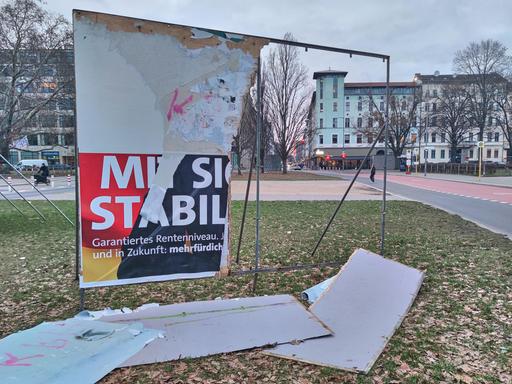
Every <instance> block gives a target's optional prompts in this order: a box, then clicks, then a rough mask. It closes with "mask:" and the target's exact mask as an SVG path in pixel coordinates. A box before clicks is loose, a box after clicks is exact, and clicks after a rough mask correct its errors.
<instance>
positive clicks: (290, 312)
mask: <svg viewBox="0 0 512 384" xmlns="http://www.w3.org/2000/svg"><path fill="white" fill-rule="evenodd" d="M101 321H107V322H115V323H118V322H127V323H132V322H134V321H137V322H140V323H142V324H143V325H144V326H145V327H148V328H153V329H159V330H162V331H164V332H165V337H164V338H159V339H157V340H155V341H154V342H153V343H151V344H149V345H148V346H147V347H146V348H144V349H143V350H142V351H140V352H141V353H137V354H135V355H134V356H132V357H131V358H130V359H128V360H127V361H125V362H124V363H123V364H121V365H120V366H133V365H140V364H150V363H156V362H162V361H170V360H177V359H183V358H194V357H202V356H209V355H213V354H217V353H226V352H233V351H240V350H244V349H249V348H255V347H262V346H267V345H272V344H281V343H288V342H294V341H302V340H305V339H309V338H314V337H320V336H326V335H330V334H332V332H331V331H330V330H329V329H328V328H327V327H326V326H325V325H324V324H322V322H321V321H319V320H318V319H317V318H316V316H315V315H313V314H312V313H311V312H309V311H308V310H307V309H306V308H305V307H304V306H303V305H302V304H301V303H300V302H298V301H297V300H296V299H295V298H294V297H293V296H290V295H277V296H261V297H247V298H240V299H227V300H213V301H196V302H189V303H181V304H172V305H164V306H159V307H153V308H148V309H144V310H141V311H136V312H132V313H126V314H121V315H113V316H105V317H102V318H101Z"/></svg>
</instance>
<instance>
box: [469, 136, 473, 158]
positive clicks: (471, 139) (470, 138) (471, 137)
mask: <svg viewBox="0 0 512 384" xmlns="http://www.w3.org/2000/svg"><path fill="white" fill-rule="evenodd" d="M469 141H473V132H469ZM470 157H473V156H470Z"/></svg>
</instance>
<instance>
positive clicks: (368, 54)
mask: <svg viewBox="0 0 512 384" xmlns="http://www.w3.org/2000/svg"><path fill="white" fill-rule="evenodd" d="M76 12H93V11H86V10H80V9H73V13H76ZM102 14H104V15H107V16H118V17H119V16H121V17H124V18H126V19H132V20H137V21H142V22H144V21H147V22H152V23H160V24H165V25H173V26H178V27H185V28H191V29H199V30H204V31H207V32H211V33H213V34H234V35H240V36H243V37H246V38H257V39H265V40H267V41H268V42H269V43H274V44H280V45H290V46H294V47H299V48H304V49H305V50H306V51H307V50H308V49H313V50H318V51H325V52H334V53H341V54H345V55H349V56H350V58H351V57H352V56H362V57H369V58H374V59H380V60H382V61H383V62H385V63H386V111H385V119H384V120H385V121H384V125H383V126H382V127H381V129H380V130H379V133H378V135H377V137H376V139H375V140H374V142H373V144H372V146H371V147H370V149H369V151H368V153H367V154H366V156H365V158H364V160H363V161H362V162H361V164H360V165H359V167H358V168H357V171H356V173H355V174H354V176H353V178H352V180H351V182H350V184H349V186H348V188H347V190H346V191H345V193H344V194H343V196H342V198H341V199H340V201H339V203H338V205H337V207H336V209H335V210H334V212H333V214H332V215H331V217H330V219H329V221H328V222H327V225H326V226H325V229H324V230H323V232H322V234H321V236H320V238H319V239H318V241H317V243H316V245H315V247H314V249H313V251H312V252H311V256H313V255H314V254H315V253H316V251H317V249H318V247H319V246H320V243H321V242H322V240H323V238H324V237H325V234H326V233H327V231H328V230H329V228H330V226H331V224H332V222H333V221H334V219H335V218H336V215H337V213H338V211H339V210H340V208H341V206H342V204H343V202H344V201H345V198H346V197H347V195H348V193H349V192H350V190H351V189H352V186H353V185H354V183H355V181H356V179H357V177H358V176H359V174H360V172H361V170H362V168H363V165H364V163H365V161H366V159H368V158H369V157H370V154H371V152H372V150H373V149H374V148H375V145H376V143H377V142H378V140H379V137H381V135H382V134H384V152H385V154H386V156H384V172H383V173H384V180H383V189H382V203H381V242H380V254H381V255H382V256H383V255H384V242H385V225H386V190H387V153H388V147H389V144H388V143H389V98H390V88H389V83H390V80H389V79H390V61H391V57H390V56H389V55H384V54H380V53H375V52H365V51H359V50H352V49H346V48H338V47H332V46H327V45H319V44H312V43H306V42H301V41H290V40H284V39H277V38H273V37H266V36H258V35H250V34H244V33H240V32H231V31H225V30H218V29H211V28H203V27H197V26H191V25H184V24H174V23H167V22H162V21H156V20H148V19H141V18H135V17H129V16H122V15H115V14H109V13H102ZM73 22H74V20H73ZM73 38H74V35H73ZM75 68H76V67H75ZM75 70H76V69H75ZM256 82H257V102H256V103H257V124H256V140H255V141H256V143H255V147H254V151H255V152H256V153H257V154H259V153H260V145H261V126H262V117H263V116H262V113H261V112H262V108H261V106H262V102H261V99H262V94H261V58H258V65H257V79H256ZM75 84H76V76H75ZM75 121H76V98H75ZM78 144H79V143H78V140H77V124H75V166H76V169H77V174H76V178H75V186H76V190H75V203H76V226H75V228H76V233H75V235H76V240H77V243H76V254H75V262H76V265H75V267H76V269H75V277H76V279H77V280H78V276H79V273H80V269H81V262H80V247H79V246H80V244H79V240H78V239H79V236H80V235H79V234H80V230H81V222H80V217H79V208H78V206H79V205H78V204H79V201H78V190H79V188H80V182H79V177H78V174H79V167H80V164H79V158H78V152H79V151H78ZM251 165H252V162H251ZM260 167H261V164H260V156H256V167H255V168H256V234H255V235H256V239H255V251H254V269H246V270H239V271H234V272H232V271H230V272H229V275H231V276H243V275H250V274H252V275H253V284H252V290H253V292H254V291H255V290H256V286H257V279H258V274H259V273H269V272H280V271H294V270H304V269H313V268H321V267H326V266H339V265H340V263H339V262H327V263H317V264H302V265H293V266H284V267H275V268H272V267H271V268H260V232H259V229H260V228H259V227H260V218H261V212H260ZM251 169H252V167H251ZM251 176H252V175H251V172H250V173H249V179H248V187H249V185H250V182H251ZM247 201H248V193H246V196H245V201H244V204H245V206H244V215H243V220H242V223H241V226H242V227H241V231H240V238H239V240H238V247H239V248H238V253H239V249H240V243H241V241H242V234H243V226H244V222H245V208H246V206H247ZM238 261H239V257H237V263H238ZM85 289H86V288H79V291H80V310H83V309H84V302H85ZM88 289H90V288H88Z"/></svg>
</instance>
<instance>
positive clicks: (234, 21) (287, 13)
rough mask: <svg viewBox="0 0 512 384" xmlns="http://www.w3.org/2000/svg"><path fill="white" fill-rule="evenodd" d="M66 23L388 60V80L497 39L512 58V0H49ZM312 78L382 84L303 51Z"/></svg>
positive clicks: (369, 73) (445, 64) (362, 70)
mask: <svg viewBox="0 0 512 384" xmlns="http://www.w3.org/2000/svg"><path fill="white" fill-rule="evenodd" d="M45 2H46V4H45V5H44V7H45V8H46V9H48V10H50V11H52V12H54V13H60V14H63V15H64V16H65V17H67V18H68V19H70V20H71V11H72V9H73V8H75V9H83V10H90V11H98V12H106V13H113V14H118V15H124V16H130V17H137V18H143V19H150V20H156V21H162V22H168V23H176V24H185V25H191V26H197V27H203V28H211V29H220V30H225V31H230V32H238V33H246V34H253V35H259V36H268V37H274V38H282V37H283V36H284V34H285V33H286V32H291V33H292V34H293V36H294V37H295V38H296V39H297V40H298V41H301V42H306V43H312V44H319V45H329V46H334V47H338V48H347V49H354V50H360V51H371V52H376V53H381V54H385V55H390V56H391V81H410V80H412V78H413V76H414V74H415V73H422V74H433V73H434V71H440V72H441V73H452V61H453V56H454V54H455V52H456V51H457V50H460V49H463V48H464V47H466V46H467V45H468V44H469V43H470V42H471V41H480V40H483V39H495V40H498V41H501V42H502V43H503V44H504V45H505V46H506V47H508V49H509V54H512V24H511V19H510V15H512V1H510V0H485V1H484V0H316V1H315V0H256V1H248V0H238V1H237V0H210V1H208V0H194V1H192V0H146V1H140V0H46V1H45ZM301 59H302V60H303V62H304V64H305V65H306V66H307V67H308V70H309V71H310V78H312V74H313V72H314V71H321V70H325V69H335V70H340V71H348V75H347V78H346V81H347V82H365V81H383V80H385V70H386V67H385V64H384V63H383V62H382V61H381V60H379V59H373V58H365V57H355V56H353V57H352V58H349V57H348V56H346V55H341V54H332V53H325V52H319V51H314V50H308V52H304V51H303V50H302V49H301Z"/></svg>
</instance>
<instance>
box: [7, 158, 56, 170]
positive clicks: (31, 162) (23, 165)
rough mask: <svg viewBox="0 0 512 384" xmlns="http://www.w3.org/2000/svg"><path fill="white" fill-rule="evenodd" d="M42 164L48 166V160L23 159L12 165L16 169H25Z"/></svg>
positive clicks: (38, 166)
mask: <svg viewBox="0 0 512 384" xmlns="http://www.w3.org/2000/svg"><path fill="white" fill-rule="evenodd" d="M43 164H45V165H46V166H48V162H47V161H46V160H43V159H24V160H21V161H19V162H18V163H17V164H16V165H15V166H14V167H15V168H16V169H17V170H18V171H27V170H31V169H34V168H36V167H37V168H40V167H41V166H42V165H43Z"/></svg>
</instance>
